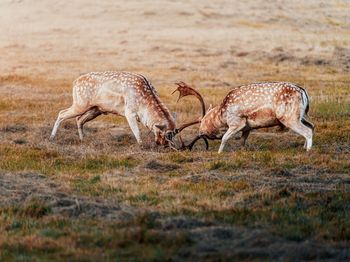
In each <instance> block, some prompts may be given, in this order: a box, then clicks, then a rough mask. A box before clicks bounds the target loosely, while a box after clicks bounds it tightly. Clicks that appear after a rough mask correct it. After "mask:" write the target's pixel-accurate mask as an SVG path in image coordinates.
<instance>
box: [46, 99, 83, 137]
mask: <svg viewBox="0 0 350 262" xmlns="http://www.w3.org/2000/svg"><path fill="white" fill-rule="evenodd" d="M83 113H84V112H81V111H78V110H77V109H76V108H75V107H74V106H71V107H70V108H68V109H64V110H62V111H60V112H59V113H58V117H57V120H56V122H55V125H54V126H53V129H52V132H51V136H50V140H52V139H54V137H55V136H56V133H57V129H58V127H59V126H60V124H61V123H62V121H64V120H66V119H69V118H73V117H76V116H79V115H81V114H83Z"/></svg>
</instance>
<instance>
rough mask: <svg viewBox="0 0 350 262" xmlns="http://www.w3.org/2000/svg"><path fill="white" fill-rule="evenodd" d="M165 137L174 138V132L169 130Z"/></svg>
mask: <svg viewBox="0 0 350 262" xmlns="http://www.w3.org/2000/svg"><path fill="white" fill-rule="evenodd" d="M165 138H166V139H168V140H172V139H173V134H172V133H171V132H167V133H166V134H165Z"/></svg>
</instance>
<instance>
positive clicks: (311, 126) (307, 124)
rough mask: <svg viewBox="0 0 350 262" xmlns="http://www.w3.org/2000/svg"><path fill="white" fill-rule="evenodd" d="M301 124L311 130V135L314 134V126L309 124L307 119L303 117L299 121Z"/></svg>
mask: <svg viewBox="0 0 350 262" xmlns="http://www.w3.org/2000/svg"><path fill="white" fill-rule="evenodd" d="M301 123H303V125H305V126H307V127H308V128H311V130H312V133H314V131H315V126H314V124H313V123H311V122H310V121H309V120H308V119H306V118H305V116H304V117H303V118H302V119H301Z"/></svg>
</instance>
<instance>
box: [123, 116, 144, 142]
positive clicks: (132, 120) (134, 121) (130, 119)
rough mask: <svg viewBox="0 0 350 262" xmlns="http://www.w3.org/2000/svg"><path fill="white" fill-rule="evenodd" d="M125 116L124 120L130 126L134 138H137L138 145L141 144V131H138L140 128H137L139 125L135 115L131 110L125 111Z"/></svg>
mask: <svg viewBox="0 0 350 262" xmlns="http://www.w3.org/2000/svg"><path fill="white" fill-rule="evenodd" d="M125 117H126V120H127V121H128V123H129V126H130V128H131V131H132V132H133V134H134V136H135V138H136V140H137V143H138V144H139V145H141V143H142V140H141V133H140V129H139V126H138V125H137V119H138V118H137V115H136V114H134V113H131V112H125Z"/></svg>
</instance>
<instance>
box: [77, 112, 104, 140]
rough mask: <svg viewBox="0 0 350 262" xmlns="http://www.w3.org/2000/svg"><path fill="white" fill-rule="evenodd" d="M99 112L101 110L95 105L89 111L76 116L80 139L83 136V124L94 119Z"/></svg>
mask: <svg viewBox="0 0 350 262" xmlns="http://www.w3.org/2000/svg"><path fill="white" fill-rule="evenodd" d="M101 114H102V112H101V111H100V110H99V109H98V108H97V107H93V108H91V109H90V110H89V111H87V112H85V113H84V114H83V115H81V116H78V117H76V122H77V126H78V133H79V138H80V140H81V141H83V137H84V131H83V126H84V124H85V123H87V122H89V121H91V120H93V119H95V118H96V117H98V116H99V115H101Z"/></svg>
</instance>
